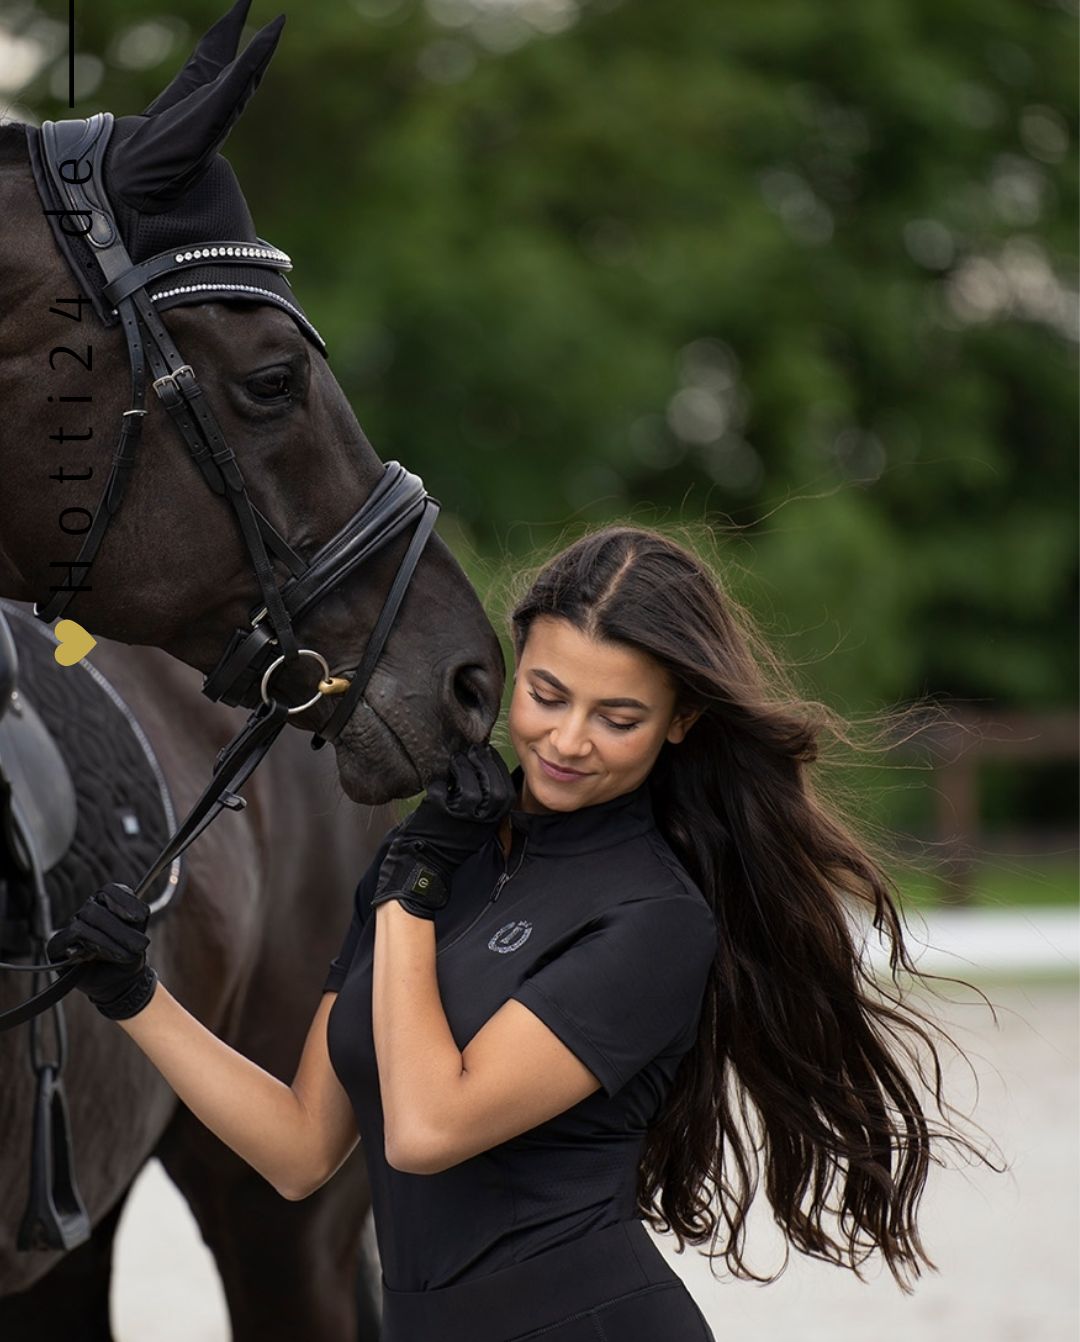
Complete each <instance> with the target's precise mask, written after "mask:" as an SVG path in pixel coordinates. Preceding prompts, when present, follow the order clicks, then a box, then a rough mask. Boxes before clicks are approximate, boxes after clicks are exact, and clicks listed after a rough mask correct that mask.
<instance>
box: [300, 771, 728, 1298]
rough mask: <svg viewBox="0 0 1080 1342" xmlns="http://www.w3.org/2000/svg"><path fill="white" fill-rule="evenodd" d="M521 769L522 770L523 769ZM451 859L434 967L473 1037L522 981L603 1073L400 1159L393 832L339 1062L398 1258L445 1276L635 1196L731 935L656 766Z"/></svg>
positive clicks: (400, 1279) (494, 1262)
mask: <svg viewBox="0 0 1080 1342" xmlns="http://www.w3.org/2000/svg"><path fill="white" fill-rule="evenodd" d="M514 777H515V781H516V782H517V783H518V784H519V785H520V782H521V770H520V768H519V769H518V770H517V771H516V772H515V775H514ZM510 819H511V834H512V842H511V846H510V851H509V854H507V855H504V853H503V849H502V846H501V845H500V844H499V842H498V840H497V839H496V838H492V839H491V840H490V841H489V842H488V843H487V844H486V845H485V846H484V847H483V848H482V849H480V850H479V852H477V853H475V854H473V855H472V856H471V857H470V858H469V859H468V860H467V861H466V862H464V863H463V864H462V865H461V867H459V868H458V870H457V871H456V872H455V873H454V876H453V880H452V882H451V888H450V900H449V903H448V904H447V905H446V907H445V908H443V909H441V910H439V912H438V914H437V916H436V920H435V935H436V951H435V956H436V959H435V967H436V974H437V978H438V984H439V994H440V997H441V1000H442V1004H443V1009H444V1011H445V1012H446V1018H447V1022H448V1024H449V1026H450V1030H451V1033H452V1034H453V1037H454V1040H455V1042H456V1043H457V1045H458V1047H459V1048H460V1049H462V1050H464V1048H465V1047H466V1045H467V1044H468V1042H469V1040H470V1039H471V1038H472V1037H473V1036H474V1035H475V1034H476V1033H477V1031H478V1030H479V1029H480V1028H481V1027H482V1026H483V1025H484V1023H485V1022H486V1021H487V1020H489V1019H490V1017H491V1016H493V1015H494V1014H495V1012H496V1011H497V1010H498V1009H499V1007H500V1006H502V1004H503V1003H504V1002H506V1001H508V1000H509V999H510V998H514V999H516V1000H517V1001H519V1002H522V1003H524V1004H525V1006H527V1007H528V1008H529V1009H530V1010H531V1011H533V1012H534V1013H535V1014H536V1015H537V1016H538V1017H539V1018H540V1019H541V1020H542V1021H543V1022H544V1023H545V1024H546V1025H547V1026H548V1027H549V1029H551V1030H552V1031H553V1032H554V1033H555V1034H556V1035H557V1036H558V1037H559V1038H560V1039H561V1040H562V1041H563V1043H564V1044H566V1046H567V1047H568V1048H570V1049H571V1050H573V1052H574V1053H575V1054H576V1055H577V1056H578V1058H580V1059H581V1061H582V1062H583V1063H584V1064H585V1066H586V1067H588V1068H589V1070H590V1071H591V1072H592V1073H593V1074H594V1075H595V1076H596V1078H597V1080H598V1081H599V1082H600V1083H601V1087H602V1088H601V1089H600V1090H598V1091H594V1092H593V1094H592V1095H589V1096H587V1097H586V1098H585V1099H584V1100H582V1101H581V1102H580V1103H578V1104H576V1105H574V1106H573V1107H572V1108H571V1109H568V1110H567V1111H566V1112H565V1113H562V1114H559V1115H557V1116H556V1117H555V1118H553V1119H550V1120H549V1121H548V1122H546V1123H542V1124H540V1125H539V1126H538V1127H535V1128H532V1129H530V1130H529V1131H528V1132H524V1133H521V1134H520V1135H519V1136H518V1137H515V1138H514V1139H512V1140H511V1141H508V1142H504V1143H502V1144H501V1145H499V1146H496V1147H492V1148H491V1149H489V1150H487V1151H482V1152H481V1153H480V1154H479V1155H476V1156H473V1157H471V1158H470V1159H468V1160H464V1161H461V1162H460V1163H458V1164H457V1165H455V1166H453V1167H451V1168H450V1169H447V1170H443V1171H441V1172H440V1173H438V1174H423V1175H421V1174H407V1173H403V1172H402V1171H400V1170H395V1169H393V1168H392V1167H391V1166H390V1165H388V1164H387V1163H386V1159H385V1154H384V1140H383V1121H382V1105H381V1100H380V1093H379V1075H378V1068H377V1065H376V1058H375V1046H374V1039H373V1036H372V1022H371V988H372V965H373V950H374V927H375V920H374V918H373V917H372V916H371V909H370V900H371V896H372V894H373V893H374V890H375V886H376V882H377V878H378V870H379V866H380V864H381V862H382V859H383V857H384V856H385V853H386V850H387V848H388V846H389V843H390V840H391V839H392V837H393V836H394V834H395V833H396V832H397V827H395V828H394V829H393V830H391V831H390V832H389V833H388V834H387V835H386V836H385V838H384V839H383V842H382V844H381V845H380V848H379V851H378V852H377V854H376V856H375V859H374V861H373V862H372V864H371V866H370V867H369V868H368V870H367V871H366V872H365V873H364V876H363V877H362V879H361V880H360V883H359V885H358V886H357V889H356V899H355V911H354V914H353V920H352V924H351V926H350V928H349V931H348V934H347V936H346V937H345V941H344V944H343V946H342V948H341V951H340V953H339V954H338V956H337V957H336V958H335V960H334V961H333V962H332V964H331V968H330V973H329V975H328V977H327V980H326V985H325V986H326V990H327V991H333V992H336V993H338V997H337V1000H336V1001H335V1003H334V1006H333V1008H332V1010H331V1013H330V1018H329V1024H328V1045H329V1051H330V1059H331V1063H332V1065H333V1067H334V1070H335V1072H336V1073H337V1075H338V1077H339V1079H340V1080H341V1083H342V1085H343V1087H344V1088H345V1090H346V1092H347V1093H348V1095H349V1097H350V1099H351V1100H352V1103H353V1106H354V1108H355V1110H356V1116H357V1125H358V1128H359V1132H360V1136H361V1141H362V1143H363V1147H364V1150H365V1152H366V1156H367V1163H368V1172H369V1177H370V1182H371V1192H372V1211H373V1215H374V1220H375V1230H376V1236H377V1240H378V1244H379V1252H380V1257H381V1260H382V1270H383V1275H384V1277H385V1278H386V1283H387V1285H388V1286H389V1287H390V1288H391V1289H392V1290H399V1291H424V1290H431V1289H435V1288H437V1287H440V1286H447V1285H450V1284H455V1283H458V1282H461V1281H465V1280H468V1279H470V1278H473V1277H480V1276H486V1275H487V1274H488V1273H491V1272H494V1271H497V1270H498V1269H499V1268H502V1267H507V1266H509V1265H510V1264H511V1263H515V1262H520V1261H521V1260H523V1259H525V1258H529V1257H531V1256H533V1255H534V1254H537V1253H541V1252H543V1251H545V1250H546V1249H549V1248H554V1247H555V1246H557V1245H560V1244H563V1243H566V1242H568V1241H570V1240H573V1239H576V1238H578V1237H579V1236H581V1235H583V1234H586V1233H587V1232H589V1231H591V1230H599V1229H602V1228H603V1227H605V1226H607V1225H611V1224H613V1223H614V1222H616V1221H624V1220H630V1219H632V1218H633V1217H634V1216H635V1215H636V1183H637V1167H638V1163H639V1161H640V1158H641V1154H642V1148H643V1144H644V1138H645V1131H646V1128H647V1127H648V1125H649V1123H650V1122H651V1121H652V1120H653V1119H654V1118H655V1116H656V1115H657V1113H658V1111H659V1109H660V1107H661V1105H662V1104H663V1101H664V1099H665V1098H666V1096H667V1093H668V1091H669V1089H670V1087H671V1082H672V1079H673V1077H674V1074H675V1070H676V1068H677V1066H678V1064H679V1062H680V1061H681V1059H682V1057H683V1055H684V1054H685V1053H687V1052H688V1051H689V1050H690V1049H691V1048H692V1047H693V1045H694V1043H695V1040H696V1038H697V1028H698V1023H699V1019H700V1015H701V1008H702V1002H703V999H704V993H705V987H706V982H707V979H708V976H709V973H710V971H711V969H712V966H713V962H714V959H715V956H716V949H717V932H716V920H715V918H714V916H713V913H712V910H711V908H710V907H709V905H708V903H707V901H706V900H705V897H704V896H703V894H702V893H701V891H700V890H699V889H698V888H697V886H696V885H694V883H693V882H692V881H691V880H690V877H689V876H688V875H687V873H686V871H685V870H684V869H683V867H682V866H681V865H680V863H679V862H678V861H677V859H676V858H675V855H674V854H673V853H672V851H671V849H670V848H669V846H668V845H667V843H666V842H665V841H664V839H663V837H662V836H661V834H660V832H659V830H658V829H657V827H656V824H655V820H654V818H653V811H652V802H651V796H650V791H649V783H648V781H647V780H646V782H645V783H643V784H642V785H641V786H640V787H639V788H637V789H635V790H634V791H632V792H628V793H624V794H623V795H622V796H619V797H615V798H612V799H611V800H610V801H606V802H602V803H600V804H599V805H596V806H586V807H581V808H579V809H578V810H576V811H570V812H558V813H555V812H545V813H543V814H533V813H526V812H523V811H513V812H511V817H510Z"/></svg>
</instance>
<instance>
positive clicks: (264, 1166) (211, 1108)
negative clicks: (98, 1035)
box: [117, 983, 358, 1201]
mask: <svg viewBox="0 0 1080 1342" xmlns="http://www.w3.org/2000/svg"><path fill="white" fill-rule="evenodd" d="M335 997H336V994H335V993H324V994H323V998H322V1001H321V1002H320V1003H319V1007H318V1010H317V1011H316V1012H315V1015H314V1018H313V1019H312V1022H311V1027H310V1029H309V1030H308V1035H307V1039H306V1041H305V1043H304V1051H303V1053H302V1055H301V1058H300V1065H299V1067H298V1068H297V1071H296V1076H295V1077H294V1078H293V1083H292V1085H291V1086H287V1085H285V1083H284V1082H283V1081H279V1080H278V1079H277V1077H274V1076H271V1075H270V1073H269V1072H266V1071H264V1070H263V1069H262V1068H261V1067H259V1066H257V1064H255V1063H253V1062H252V1061H251V1060H250V1059H248V1058H245V1057H244V1056H243V1054H241V1053H237V1051H236V1050H235V1049H233V1048H230V1047H229V1045H228V1044H226V1043H224V1042H223V1041H222V1040H220V1039H218V1038H217V1036H216V1035H214V1034H213V1033H211V1031H210V1030H208V1029H206V1027H205V1026H204V1025H202V1024H200V1022H199V1021H197V1020H196V1019H195V1017H194V1016H193V1015H191V1013H190V1012H189V1011H186V1010H185V1009H184V1008H183V1007H182V1006H181V1005H180V1003H179V1002H178V1001H177V1000H176V998H174V997H173V996H171V994H170V993H169V992H168V990H167V989H166V988H165V986H164V985H163V984H161V983H158V985H157V987H156V988H155V990H154V995H153V997H151V999H150V1001H149V1002H148V1003H147V1005H146V1006H145V1007H144V1008H143V1009H142V1011H140V1012H139V1013H138V1015H135V1016H132V1017H130V1018H129V1019H127V1020H121V1021H118V1022H117V1024H118V1025H119V1026H120V1028H121V1029H122V1030H124V1031H125V1033H126V1034H128V1035H130V1037H131V1038H132V1039H133V1040H134V1041H135V1043H136V1044H137V1045H138V1046H139V1048H140V1049H142V1051H143V1052H144V1053H145V1054H146V1056H147V1057H148V1058H149V1059H150V1061H151V1062H152V1063H153V1064H154V1066H155V1067H156V1068H157V1069H158V1071H159V1072H160V1073H161V1075H162V1076H163V1077H164V1078H165V1080H166V1081H167V1082H168V1083H169V1085H170V1086H172V1088H173V1090H174V1091H175V1092H176V1094H177V1095H178V1096H179V1097H180V1099H181V1100H183V1102H184V1103H185V1104H186V1105H187V1107H188V1108H189V1109H190V1110H191V1112H192V1113H193V1114H194V1115H195V1116H196V1118H198V1119H200V1120H201V1121H202V1122H203V1123H205V1124H206V1126H207V1127H208V1128H209V1129H210V1131H211V1132H213V1133H215V1134H216V1135H217V1136H218V1137H220V1138H221V1140H222V1141H223V1142H224V1143H225V1145H226V1146H228V1147H231V1149H232V1150H233V1151H235V1152H236V1154H237V1155H238V1156H240V1157H241V1159H243V1160H246V1161H247V1163H248V1164H249V1165H250V1166H252V1168H253V1169H256V1170H258V1172H259V1173H260V1174H261V1175H262V1176H263V1178H264V1179H266V1180H267V1181H268V1182H269V1183H270V1184H272V1185H273V1187H274V1188H275V1189H277V1191H278V1192H279V1193H280V1194H281V1196H282V1197H284V1198H288V1199H289V1200H290V1201H297V1200H299V1199H300V1198H305V1197H307V1196H308V1195H309V1194H310V1193H313V1192H314V1191H315V1190H316V1189H317V1188H319V1187H320V1186H321V1185H322V1184H324V1183H325V1182H326V1181H327V1180H328V1179H329V1178H330V1177H331V1175H332V1174H333V1173H334V1172H335V1171H336V1170H337V1169H338V1167H339V1166H340V1165H341V1164H342V1162H343V1161H344V1160H345V1159H346V1157H347V1156H348V1155H349V1153H350V1152H351V1151H352V1149H353V1147H354V1146H355V1145H356V1143H357V1140H358V1135H357V1129H356V1115H355V1114H354V1112H353V1108H352V1104H351V1102H350V1100H349V1097H348V1096H347V1095H346V1094H345V1091H344V1090H343V1089H342V1086H341V1083H340V1082H339V1081H338V1079H337V1076H336V1075H335V1073H334V1070H333V1068H332V1066H331V1065H330V1056H329V1053H328V1052H327V1046H326V1020H327V1017H328V1016H329V1014H330V1008H331V1007H332V1006H333V1003H334V999H335Z"/></svg>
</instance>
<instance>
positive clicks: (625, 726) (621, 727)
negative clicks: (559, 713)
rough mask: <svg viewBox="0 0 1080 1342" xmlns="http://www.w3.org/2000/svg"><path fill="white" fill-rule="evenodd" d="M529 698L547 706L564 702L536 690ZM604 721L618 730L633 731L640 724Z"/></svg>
mask: <svg viewBox="0 0 1080 1342" xmlns="http://www.w3.org/2000/svg"><path fill="white" fill-rule="evenodd" d="M529 698H530V699H535V700H536V702H537V703H538V704H543V705H544V707H545V708H558V707H559V705H560V704H561V703H562V700H561V699H545V698H544V697H543V695H540V694H537V693H536V691H535V690H530V691H529ZM603 720H604V722H606V723H607V725H608V726H609V727H612V728H614V730H615V731H617V732H632V731H633V730H634V728H635V727H638V726H640V723H637V722H612V720H611V719H610V718H604V719H603Z"/></svg>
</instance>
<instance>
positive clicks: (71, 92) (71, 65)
mask: <svg viewBox="0 0 1080 1342" xmlns="http://www.w3.org/2000/svg"><path fill="white" fill-rule="evenodd" d="M68 106H69V107H74V106H75V0H68Z"/></svg>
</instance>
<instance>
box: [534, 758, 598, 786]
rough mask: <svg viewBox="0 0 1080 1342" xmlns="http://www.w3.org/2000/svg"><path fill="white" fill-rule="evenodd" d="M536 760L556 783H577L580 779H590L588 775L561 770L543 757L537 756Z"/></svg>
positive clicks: (570, 770)
mask: <svg viewBox="0 0 1080 1342" xmlns="http://www.w3.org/2000/svg"><path fill="white" fill-rule="evenodd" d="M536 758H537V759H538V760H539V761H540V767H541V769H543V771H544V773H546V774H547V776H548V777H549V778H552V779H554V780H555V782H556V783H576V782H577V781H578V779H580V778H588V776H589V775H588V774H583V773H575V772H574V770H572V769H560V768H558V767H556V765H554V764H549V763H548V762H547V760H546V759H544V757H543V755H540V754H537V756H536Z"/></svg>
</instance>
